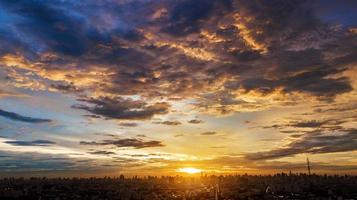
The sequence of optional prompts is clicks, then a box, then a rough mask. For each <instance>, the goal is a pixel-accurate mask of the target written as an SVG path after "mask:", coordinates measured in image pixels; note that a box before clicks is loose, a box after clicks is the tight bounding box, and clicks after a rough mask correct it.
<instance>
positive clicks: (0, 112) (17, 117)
mask: <svg viewBox="0 0 357 200" xmlns="http://www.w3.org/2000/svg"><path fill="white" fill-rule="evenodd" d="M0 116H2V117H5V118H8V119H11V120H14V121H21V122H26V123H35V124H37V123H49V122H51V121H52V120H50V119H40V118H33V117H26V116H22V115H20V114H17V113H13V112H8V111H5V110H1V109H0Z"/></svg>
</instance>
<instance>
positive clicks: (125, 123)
mask: <svg viewBox="0 0 357 200" xmlns="http://www.w3.org/2000/svg"><path fill="white" fill-rule="evenodd" d="M119 126H125V127H137V126H138V124H137V123H130V122H121V123H119Z"/></svg>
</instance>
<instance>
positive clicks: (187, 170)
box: [177, 167, 203, 174]
mask: <svg viewBox="0 0 357 200" xmlns="http://www.w3.org/2000/svg"><path fill="white" fill-rule="evenodd" d="M177 171H178V172H182V173H187V174H197V173H200V172H202V171H203V170H202V169H197V168H192V167H185V168H180V169H178V170H177Z"/></svg>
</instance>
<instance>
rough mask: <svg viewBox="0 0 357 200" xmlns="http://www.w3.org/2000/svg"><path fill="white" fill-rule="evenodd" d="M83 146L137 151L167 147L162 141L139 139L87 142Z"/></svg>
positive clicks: (82, 142)
mask: <svg viewBox="0 0 357 200" xmlns="http://www.w3.org/2000/svg"><path fill="white" fill-rule="evenodd" d="M80 144H81V145H92V146H107V145H111V146H116V147H119V148H123V147H132V148H135V149H143V148H152V147H163V146H165V145H164V144H163V143H162V142H161V141H156V140H150V141H144V140H142V139H139V138H125V139H114V140H103V141H101V142H95V141H92V142H86V141H81V142H80Z"/></svg>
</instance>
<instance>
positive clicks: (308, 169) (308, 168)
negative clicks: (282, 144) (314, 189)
mask: <svg viewBox="0 0 357 200" xmlns="http://www.w3.org/2000/svg"><path fill="white" fill-rule="evenodd" d="M306 164H307V171H308V173H309V176H310V175H311V168H310V161H309V157H306Z"/></svg>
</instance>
